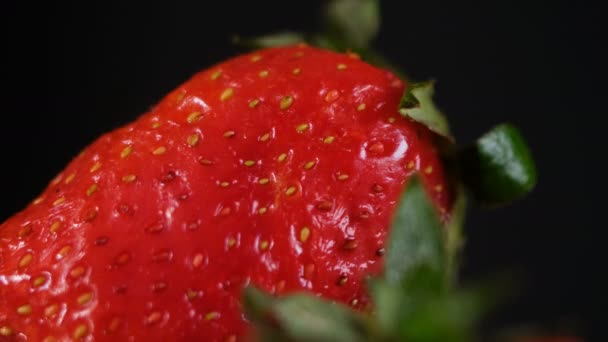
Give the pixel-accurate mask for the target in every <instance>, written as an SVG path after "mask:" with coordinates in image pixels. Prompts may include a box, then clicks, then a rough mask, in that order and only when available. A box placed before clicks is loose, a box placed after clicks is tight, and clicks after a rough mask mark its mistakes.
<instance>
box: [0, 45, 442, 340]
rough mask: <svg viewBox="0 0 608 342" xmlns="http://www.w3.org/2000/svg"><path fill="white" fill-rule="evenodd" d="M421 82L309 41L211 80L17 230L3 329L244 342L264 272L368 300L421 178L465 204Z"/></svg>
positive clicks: (273, 280)
mask: <svg viewBox="0 0 608 342" xmlns="http://www.w3.org/2000/svg"><path fill="white" fill-rule="evenodd" d="M407 86H408V85H407V84H405V83H404V81H402V80H400V79H398V78H397V77H395V76H394V75H393V74H392V73H390V72H388V71H385V70H381V69H378V68H375V67H372V66H370V65H368V64H366V63H365V62H362V61H360V60H359V59H358V57H357V55H355V54H351V53H347V54H337V53H333V52H329V51H324V50H320V49H316V48H311V47H308V46H304V45H298V46H291V47H284V48H271V49H265V50H260V51H257V52H254V53H252V54H248V55H243V56H239V57H236V58H234V59H231V60H229V61H227V62H224V63H221V64H219V65H216V66H214V67H212V68H210V69H208V70H205V71H202V72H200V73H198V74H196V75H195V76H194V77H193V78H192V79H190V80H189V81H187V82H186V83H184V84H183V85H181V86H180V87H178V88H177V89H175V90H174V91H172V92H171V93H169V94H168V95H167V96H166V97H165V98H164V99H163V100H162V101H161V102H160V103H158V104H157V105H156V106H155V107H154V108H153V109H152V110H151V111H150V112H148V113H145V114H144V115H143V116H141V117H140V118H139V119H138V120H136V121H135V122H133V123H131V124H129V125H127V126H125V127H122V128H119V129H117V130H115V131H113V132H111V133H108V134H106V135H104V136H102V137H100V138H99V139H98V140H97V141H95V142H94V143H93V144H92V145H90V146H89V147H87V148H86V149H85V150H84V151H83V152H82V153H81V154H80V155H79V156H77V157H76V158H75V159H74V160H73V161H72V162H71V163H70V164H69V165H68V166H67V167H66V169H65V170H64V171H63V172H61V173H60V174H59V175H58V176H57V177H56V178H55V179H54V180H53V181H52V182H51V183H50V184H49V186H48V188H47V189H46V190H45V191H44V192H43V193H42V194H41V195H40V197H38V198H37V199H36V200H34V201H33V202H32V203H31V205H29V206H28V207H27V208H25V209H24V210H23V211H22V212H20V213H18V214H16V215H15V216H14V217H12V218H10V219H9V220H8V221H6V222H4V223H3V224H2V225H1V226H0V285H1V286H0V339H9V340H12V339H15V340H19V339H20V338H21V339H24V338H25V339H27V340H31V341H54V340H55V339H56V340H62V339H65V338H73V339H76V340H79V339H82V340H92V339H95V340H99V341H104V340H128V339H129V338H132V339H134V340H143V341H166V340H172V341H187V340H193V339H197V338H198V339H200V338H202V337H204V338H205V340H207V341H237V340H241V339H244V338H245V336H247V329H248V328H247V327H248V323H247V322H246V321H245V320H244V318H243V314H242V308H241V304H240V298H241V291H242V289H243V287H244V286H246V285H248V284H255V285H256V286H258V287H260V288H262V289H264V290H266V291H268V292H271V293H274V294H277V295H281V294H287V293H291V292H295V291H300V290H306V291H310V292H313V293H316V294H319V295H321V296H322V297H325V298H328V299H333V300H336V301H339V302H342V303H346V304H349V305H352V306H354V307H356V308H363V307H365V306H366V305H367V302H368V299H367V298H368V297H367V295H366V293H365V290H364V284H363V282H362V280H363V279H364V277H365V276H366V275H369V274H375V273H377V272H379V271H381V269H382V256H383V254H384V243H385V239H386V236H387V231H388V227H389V224H390V220H391V215H392V212H393V210H394V208H395V206H396V201H397V199H398V198H399V195H400V194H401V191H402V190H403V187H404V186H406V183H407V179H408V177H409V176H410V175H412V174H413V173H415V172H418V173H419V174H420V175H422V181H423V183H424V185H425V187H426V188H427V191H428V193H429V194H431V197H432V200H433V202H434V204H435V206H436V208H437V210H438V211H439V212H440V213H441V216H442V218H443V220H447V219H448V218H449V215H450V210H451V206H452V201H453V200H452V194H451V190H450V184H448V183H447V182H446V175H445V171H444V169H443V167H442V164H441V162H440V159H439V156H438V152H437V151H436V148H435V145H434V143H433V138H434V136H433V134H434V133H432V132H431V131H429V130H428V129H427V128H426V127H425V126H423V125H421V124H419V123H416V122H414V121H411V120H409V119H407V118H404V117H402V116H400V115H399V113H398V107H399V101H400V98H401V96H402V94H403V92H404V90H405V89H406V88H407ZM45 339H46V340H45Z"/></svg>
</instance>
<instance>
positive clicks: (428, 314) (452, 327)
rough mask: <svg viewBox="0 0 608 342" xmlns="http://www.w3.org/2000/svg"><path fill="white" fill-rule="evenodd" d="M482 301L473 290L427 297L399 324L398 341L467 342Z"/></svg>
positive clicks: (480, 309)
mask: <svg viewBox="0 0 608 342" xmlns="http://www.w3.org/2000/svg"><path fill="white" fill-rule="evenodd" d="M482 309H483V301H482V299H481V297H480V296H479V295H478V294H477V293H476V292H475V291H458V292H448V293H443V294H439V295H438V296H434V297H427V298H426V300H424V301H420V302H419V303H418V305H417V308H416V310H415V313H414V314H412V315H409V316H408V317H407V320H405V321H402V324H401V325H400V326H399V332H398V334H397V336H398V337H399V339H398V340H399V341H416V342H435V341H450V342H471V341H473V340H474V326H475V324H476V323H477V322H478V321H479V319H480V315H481V313H482V312H483V310H482Z"/></svg>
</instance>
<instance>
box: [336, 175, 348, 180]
mask: <svg viewBox="0 0 608 342" xmlns="http://www.w3.org/2000/svg"><path fill="white" fill-rule="evenodd" d="M348 177H349V176H348V175H347V174H345V173H343V174H340V175H338V180H341V181H345V180H347V179H348Z"/></svg>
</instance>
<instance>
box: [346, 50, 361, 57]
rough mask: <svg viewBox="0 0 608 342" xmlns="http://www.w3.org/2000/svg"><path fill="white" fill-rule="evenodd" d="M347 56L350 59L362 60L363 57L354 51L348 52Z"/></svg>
mask: <svg viewBox="0 0 608 342" xmlns="http://www.w3.org/2000/svg"><path fill="white" fill-rule="evenodd" d="M346 55H347V56H348V58H352V59H361V56H359V54H357V53H354V52H352V51H350V52H347V53H346Z"/></svg>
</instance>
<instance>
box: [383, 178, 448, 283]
mask: <svg viewBox="0 0 608 342" xmlns="http://www.w3.org/2000/svg"><path fill="white" fill-rule="evenodd" d="M406 186H407V188H406V190H405V191H404V192H403V194H402V195H401V198H400V200H399V206H398V207H397V210H396V213H395V216H394V218H393V222H392V225H391V232H390V235H389V239H388V248H387V253H386V258H385V264H384V267H385V270H384V277H385V278H386V280H387V281H388V282H389V283H395V284H397V283H401V282H402V281H403V280H404V279H406V278H407V277H408V276H409V275H410V274H411V272H412V271H415V270H417V269H418V268H420V267H421V266H425V267H428V268H429V269H430V270H432V271H434V272H436V273H437V274H441V275H445V273H446V250H445V243H444V233H443V227H442V224H441V221H440V219H439V215H438V212H437V210H436V209H435V208H434V206H433V204H432V203H431V201H430V199H429V196H428V194H427V193H426V190H425V189H424V185H423V184H422V181H421V180H420V178H419V176H418V175H413V176H411V178H410V179H409V181H408V184H407V185H406Z"/></svg>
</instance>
